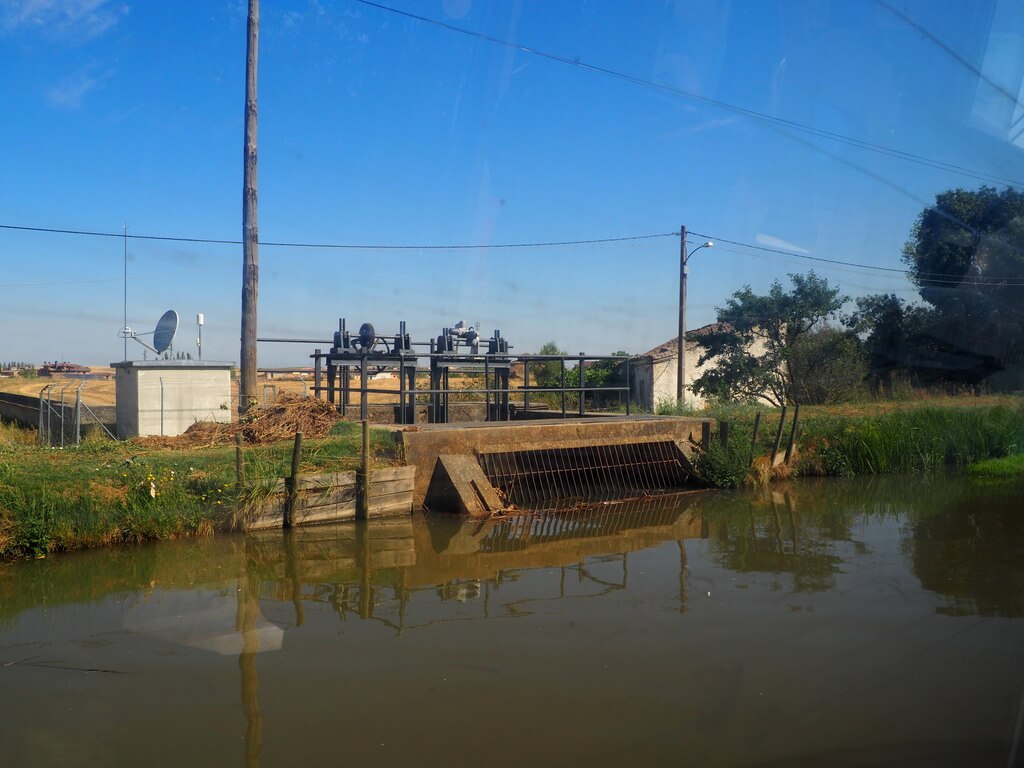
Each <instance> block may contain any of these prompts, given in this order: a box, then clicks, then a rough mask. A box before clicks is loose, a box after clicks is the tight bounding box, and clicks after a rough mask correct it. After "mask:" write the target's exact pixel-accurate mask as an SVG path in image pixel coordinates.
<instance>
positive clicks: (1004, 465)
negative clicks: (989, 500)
mask: <svg viewBox="0 0 1024 768" xmlns="http://www.w3.org/2000/svg"><path fill="white" fill-rule="evenodd" d="M966 472H967V474H968V475H970V476H971V477H1024V453H1015V454H1013V455H1012V456H1003V457H1001V458H998V459H983V460H982V461H976V462H974V463H973V464H971V465H970V466H968V467H967V470H966Z"/></svg>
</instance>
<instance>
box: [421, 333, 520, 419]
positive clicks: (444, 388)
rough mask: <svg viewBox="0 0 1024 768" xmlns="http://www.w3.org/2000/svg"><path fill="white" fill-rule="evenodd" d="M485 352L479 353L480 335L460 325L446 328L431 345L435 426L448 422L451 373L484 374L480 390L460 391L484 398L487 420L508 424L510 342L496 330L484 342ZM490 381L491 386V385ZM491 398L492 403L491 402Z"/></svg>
mask: <svg viewBox="0 0 1024 768" xmlns="http://www.w3.org/2000/svg"><path fill="white" fill-rule="evenodd" d="M486 343H487V352H485V353H484V354H481V353H480V335H479V334H478V333H477V331H476V330H475V329H474V328H472V327H470V328H468V329H466V328H463V327H462V326H460V325H457V326H455V328H445V329H444V330H443V331H442V332H441V334H440V335H439V336H438V337H437V338H436V339H432V340H431V342H430V395H431V405H432V408H431V420H432V421H433V422H434V423H438V424H446V423H448V416H449V405H450V396H451V392H452V390H451V387H450V382H449V376H450V373H451V371H453V370H455V371H468V372H472V373H481V372H482V373H483V375H484V386H483V389H482V390H479V389H469V390H460V392H464V393H466V394H480V393H481V392H482V393H483V394H484V396H485V401H486V413H487V420H488V421H511V419H512V415H511V409H510V408H509V378H510V373H511V370H512V358H511V357H509V354H508V351H509V343H508V340H507V339H503V338H502V336H501V331H499V330H495V331H494V336H492V337H491V338H490V339H488V340H487V342H486ZM492 380H493V382H494V386H493V387H492V386H491V381H492ZM491 395H494V402H493V403H492V402H491Z"/></svg>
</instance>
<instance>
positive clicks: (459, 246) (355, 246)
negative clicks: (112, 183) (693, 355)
mask: <svg viewBox="0 0 1024 768" xmlns="http://www.w3.org/2000/svg"><path fill="white" fill-rule="evenodd" d="M0 229H9V230H15V231H19V232H43V233H47V234H56V235H79V236H83V237H116V238H118V239H124V238H125V237H127V239H129V240H156V241H161V242H170V243H200V244H204V245H241V244H242V241H241V240H219V239H216V238H208V237H175V236H171V235H125V234H124V233H123V232H101V231H98V230H86V229H58V228H55V227H26V226H21V225H16V224H0ZM678 236H679V233H678V232H661V233H658V234H653V235H627V236H625V237H601V238H592V239H589V240H553V241H549V242H537V243H489V244H488V243H480V244H463V243H456V244H450V245H387V244H379V243H371V244H359V243H299V242H295V243H288V242H273V241H262V240H261V241H260V245H261V246H268V247H275V248H318V249H345V250H353V251H460V250H461V251H466V250H488V249H491V248H554V247H558V246H566V245H597V244H600V243H621V242H626V241H630V240H652V239H654V238H659V237H678Z"/></svg>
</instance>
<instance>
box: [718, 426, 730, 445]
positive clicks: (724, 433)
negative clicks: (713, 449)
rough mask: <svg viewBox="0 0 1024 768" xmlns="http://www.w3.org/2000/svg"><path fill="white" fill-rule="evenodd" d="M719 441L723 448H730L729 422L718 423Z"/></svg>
mask: <svg viewBox="0 0 1024 768" xmlns="http://www.w3.org/2000/svg"><path fill="white" fill-rule="evenodd" d="M718 440H719V442H720V443H721V444H722V447H723V448H728V447H729V422H728V421H720V422H718Z"/></svg>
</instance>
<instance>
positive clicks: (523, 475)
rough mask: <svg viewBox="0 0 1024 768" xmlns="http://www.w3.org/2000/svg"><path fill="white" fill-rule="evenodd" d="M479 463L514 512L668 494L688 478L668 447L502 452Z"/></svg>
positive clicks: (670, 444) (683, 464)
mask: <svg viewBox="0 0 1024 768" xmlns="http://www.w3.org/2000/svg"><path fill="white" fill-rule="evenodd" d="M479 463H480V467H481V469H482V470H483V471H484V474H485V475H487V479H488V480H489V481H490V482H491V484H492V485H493V486H495V487H496V488H498V489H499V490H500V491H501V492H502V493H503V494H504V495H505V498H507V499H508V501H509V502H510V503H512V504H514V505H516V506H520V507H531V506H536V505H549V503H550V502H565V501H567V500H571V499H587V500H593V499H595V498H600V497H616V496H621V495H622V494H624V493H628V492H636V491H663V490H669V489H673V488H679V487H681V486H683V485H685V484H686V481H687V479H688V477H689V473H688V472H687V469H686V467H687V464H686V462H685V460H684V458H683V455H682V453H681V452H680V450H679V447H678V446H677V445H676V444H675V443H673V442H671V441H665V442H651V443H628V444H624V445H598V446H584V447H579V448H550V449H542V450H533V451H504V452H501V453H489V454H481V455H480V456H479Z"/></svg>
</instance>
